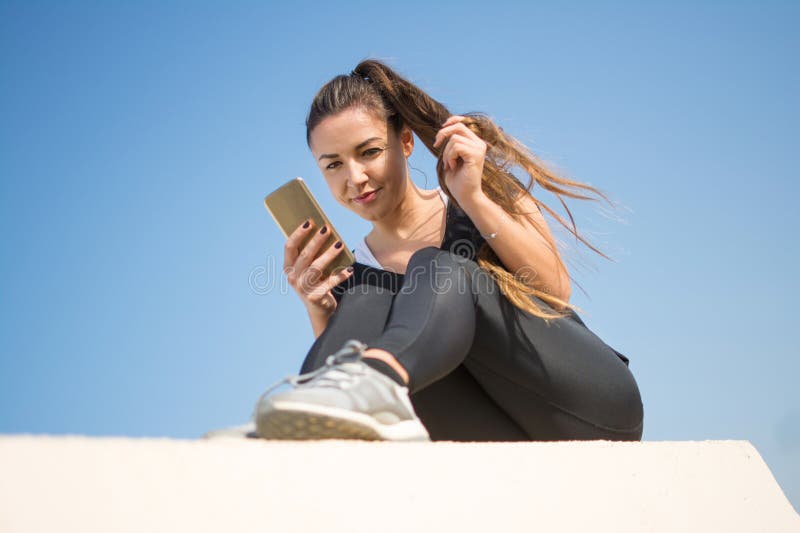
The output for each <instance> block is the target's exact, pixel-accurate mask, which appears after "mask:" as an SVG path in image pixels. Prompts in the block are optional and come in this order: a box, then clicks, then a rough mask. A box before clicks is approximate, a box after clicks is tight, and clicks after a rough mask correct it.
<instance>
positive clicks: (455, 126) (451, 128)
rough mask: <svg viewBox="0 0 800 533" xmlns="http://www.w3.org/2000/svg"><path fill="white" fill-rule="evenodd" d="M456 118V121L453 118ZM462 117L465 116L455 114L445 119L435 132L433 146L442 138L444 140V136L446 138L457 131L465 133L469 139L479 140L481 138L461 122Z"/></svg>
mask: <svg viewBox="0 0 800 533" xmlns="http://www.w3.org/2000/svg"><path fill="white" fill-rule="evenodd" d="M456 118H457V119H458V121H455V120H454V119H456ZM464 118H465V117H462V116H458V115H455V116H453V117H450V118H449V119H447V121H446V122H445V123H444V124H442V127H441V129H440V130H439V131H438V132H437V133H436V137H434V141H433V146H434V148H435V147H436V146H437V145H438V144H439V143H441V142H442V140H444V139H445V138H447V137H449V136H450V135H453V134H455V133H459V134H461V135H465V136H467V137H469V138H470V139H473V140H475V141H481V140H482V139H481V138H480V137H478V136H477V135H476V134H475V132H474V131H472V130H471V129H469V128H468V127H467V126H466V125H465V124H464V123H463V122H460V121H461V120H462V119H464Z"/></svg>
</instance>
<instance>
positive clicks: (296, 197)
mask: <svg viewBox="0 0 800 533" xmlns="http://www.w3.org/2000/svg"><path fill="white" fill-rule="evenodd" d="M264 206H265V207H266V208H267V211H269V213H270V214H271V215H272V218H274V219H275V222H276V223H277V224H278V227H280V229H281V231H282V232H283V236H284V237H286V238H288V237H289V235H291V234H292V232H294V230H296V229H297V226H299V225H300V224H302V223H303V222H305V221H306V220H308V219H311V220H313V221H314V226H313V230H312V231H309V232H308V235H307V236H306V237H305V238H304V239H303V240H302V241H301V242H300V245H299V249H300V250H302V249H303V248H304V247H305V245H306V244H307V243H308V242H309V241H310V240H311V239H312V237H314V235H315V234H316V233H317V232H318V231H319V230H320V229H321V228H322V226H323V224H324V225H327V226H328V238H327V239H326V240H325V242H324V243H322V246H320V248H319V252H318V253H317V254H316V256H315V257H314V259H316V258H317V257H319V256H320V255H322V254H323V253H324V252H325V251H326V250H327V249H328V248H329V247H330V246H332V245H333V243H335V242H336V241H340V240H342V238H341V237H340V236H339V232H337V231H336V228H334V227H333V224H331V221H330V220H329V219H328V217H327V216H325V212H324V211H322V208H321V207H320V206H319V203H317V200H316V198H314V195H313V194H311V191H310V190H309V188H308V186H307V185H306V183H305V181H303V178H299V177H298V178H294V179H293V180H289V181H288V182H286V183H285V184H283V185H281V186H280V187H278V188H277V189H275V190H274V191H272V192H271V193H269V194H268V195H267V196H266V197H265V198H264ZM342 242H343V243H344V241H342ZM355 260H356V258H355V257H354V256H353V252H351V251H350V249H349V248H348V247H347V246H346V245H343V246H342V250H341V251H340V252H339V253H338V254H337V255H336V256H335V257H334V258H333V260H331V262H330V263H329V264H328V265H327V266H326V267H325V268H324V269H323V271H322V278H321V279H327V277H328V276H330V275H331V274H332V273H334V272H338V271H340V270H341V269H343V268H347V267H348V266H350V265H352V264H353V263H355Z"/></svg>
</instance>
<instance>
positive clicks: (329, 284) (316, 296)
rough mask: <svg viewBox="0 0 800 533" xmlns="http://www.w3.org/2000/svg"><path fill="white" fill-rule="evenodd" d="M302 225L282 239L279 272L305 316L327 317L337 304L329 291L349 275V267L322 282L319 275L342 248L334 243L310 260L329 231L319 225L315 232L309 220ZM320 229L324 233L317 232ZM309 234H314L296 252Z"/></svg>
mask: <svg viewBox="0 0 800 533" xmlns="http://www.w3.org/2000/svg"><path fill="white" fill-rule="evenodd" d="M306 224H308V227H303V226H304V224H301V225H299V226H298V227H297V229H295V230H294V231H293V232H292V234H291V235H289V238H288V239H287V240H286V245H285V246H284V250H283V256H284V259H283V272H284V273H285V274H286V278H287V280H288V281H289V285H291V286H292V288H293V289H294V290H295V292H296V293H297V295H298V296H299V297H300V299H301V300H302V301H303V303H304V304H305V306H306V309H307V310H308V312H309V313H311V314H314V315H317V316H330V315H332V314H333V312H334V311H335V310H336V305H337V304H336V299H335V298H334V297H333V293H332V292H331V289H332V288H333V287H335V286H336V285H338V284H339V283H341V282H342V281H344V280H345V279H347V278H348V277H350V275H352V267H349V268H343V269H341V270H339V271H338V272H334V273H332V274H331V275H330V276H328V277H327V278H325V279H323V278H322V272H323V271H324V270H325V267H327V266H328V264H329V263H330V262H331V261H333V259H334V258H335V257H336V256H337V255H338V254H339V253H340V252H341V251H342V249H343V248H344V245H343V244H342V242H341V241H338V242H336V243H334V244H332V245H331V246H329V247H328V249H327V250H325V251H324V252H323V253H322V255H320V256H319V257H317V258H316V259H314V257H315V256H316V255H317V253H318V252H319V249H320V248H321V246H322V244H323V243H324V242H325V240H326V239H327V238H328V231H330V229H329V228H327V227H325V226H323V227H322V228H320V229H319V230H316V229H315V228H314V221H313V220H308V221H306ZM322 230H325V232H324V233H320V231H322ZM312 231H313V232H315V235H314V236H313V237H312V238H311V240H309V241H308V243H307V244H306V245H305V246H303V248H302V249H300V246H301V243H302V241H303V240H305V239H306V238H307V236H308V233H309V232H312ZM337 244H338V245H339V247H338V248H337V247H336V245H337Z"/></svg>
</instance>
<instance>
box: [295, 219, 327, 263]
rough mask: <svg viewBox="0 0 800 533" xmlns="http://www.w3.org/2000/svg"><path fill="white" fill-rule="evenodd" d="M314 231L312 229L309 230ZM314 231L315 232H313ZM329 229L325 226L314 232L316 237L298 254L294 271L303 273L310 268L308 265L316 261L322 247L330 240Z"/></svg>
mask: <svg viewBox="0 0 800 533" xmlns="http://www.w3.org/2000/svg"><path fill="white" fill-rule="evenodd" d="M309 230H312V228H309ZM312 231H313V230H312ZM328 231H329V229H328V227H327V226H325V225H323V226H322V227H321V228H319V229H318V230H316V231H315V232H314V236H313V237H311V240H310V241H308V243H306V245H305V246H303V249H302V250H300V252H299V253H298V254H297V258H296V259H295V261H294V265H292V266H293V267H294V271H295V273H298V274H299V273H302V272H303V271H305V270H306V269H307V268H308V265H310V264H311V262H312V261H314V258H315V257H316V255H317V253H319V250H320V248H321V247H322V245H323V243H324V242H325V241H326V240H327V239H328V237H329V236H330V234H329V233H328Z"/></svg>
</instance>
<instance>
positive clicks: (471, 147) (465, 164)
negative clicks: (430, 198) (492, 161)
mask: <svg viewBox="0 0 800 533" xmlns="http://www.w3.org/2000/svg"><path fill="white" fill-rule="evenodd" d="M465 118H466V117H463V116H461V115H453V116H451V117H450V118H448V119H447V120H446V121H445V123H444V124H442V129H440V130H439V132H438V133H437V134H436V137H435V138H434V141H433V147H434V148H436V147H438V146H439V145H441V144H442V143H446V144H445V145H444V151H443V152H442V164H443V171H444V182H445V184H446V185H447V188H448V189H450V193H452V195H453V196H454V197H455V199H456V200H457V201H458V203H459V204H461V205H464V204H465V203H466V202H469V201H471V200H473V199H474V198H477V197H478V196H480V195H481V194H483V190H482V189H481V178H482V177H483V163H484V159H485V157H486V150H487V148H488V145H487V144H486V142H485V141H484V140H483V139H481V138H480V137H478V136H477V135H476V134H475V133H474V132H473V131H472V130H470V129H469V128H468V127H467V126H466V125H464V124H463V123H462V122H461V121H462V120H464V119H465Z"/></svg>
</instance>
